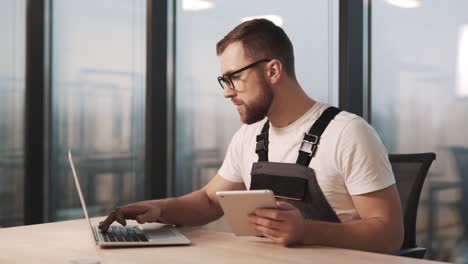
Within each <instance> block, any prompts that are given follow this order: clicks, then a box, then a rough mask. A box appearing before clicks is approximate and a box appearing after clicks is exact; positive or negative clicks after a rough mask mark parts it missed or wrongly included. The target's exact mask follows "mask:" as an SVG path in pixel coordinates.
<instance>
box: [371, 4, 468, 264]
mask: <svg viewBox="0 0 468 264" xmlns="http://www.w3.org/2000/svg"><path fill="white" fill-rule="evenodd" d="M466 10H468V2H467V1H465V0H454V1H450V4H448V3H447V2H445V1H437V0H426V1H422V0H411V1H409V0H406V1H402V0H399V1H397V0H392V1H390V0H387V1H372V87H373V91H372V123H373V126H374V127H375V129H376V130H377V131H378V133H379V134H380V136H381V138H382V140H383V141H384V143H385V145H386V146H387V148H388V149H389V151H390V152H392V153H417V152H435V153H436V154H437V159H436V161H435V162H434V163H433V164H432V167H431V169H430V171H429V174H428V176H427V178H426V183H425V188H424V189H423V193H422V196H421V200H420V206H419V213H418V223H417V240H418V241H419V245H423V246H426V247H428V250H429V252H428V255H427V256H428V257H429V258H433V259H439V260H444V261H455V260H457V259H456V258H457V256H460V253H457V252H460V248H461V247H462V244H461V241H462V240H460V239H461V238H462V232H461V231H462V225H461V219H460V217H459V211H458V209H459V208H460V207H458V205H459V190H460V187H461V182H462V179H464V178H466V177H468V171H467V166H466V165H467V164H468V159H467V157H468V156H467V155H465V156H464V158H463V156H462V154H460V153H462V151H461V152H460V151H459V150H460V149H462V150H463V149H464V150H465V152H466V150H467V149H468V137H467V136H466V135H467V132H466V131H468V97H467V94H468V92H467V91H468V82H467V72H468V68H467V67H468V66H467V65H468V55H467V54H468V16H467V15H466ZM463 166H465V169H463ZM447 183H452V184H447ZM444 186H445V187H444ZM465 191H468V190H465ZM431 198H433V199H434V200H431ZM429 209H431V210H429ZM466 252H467V254H468V250H466ZM460 263H462V262H460Z"/></svg>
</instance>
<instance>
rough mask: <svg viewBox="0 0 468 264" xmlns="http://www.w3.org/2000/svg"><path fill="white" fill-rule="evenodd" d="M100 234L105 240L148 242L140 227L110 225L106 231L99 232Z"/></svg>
mask: <svg viewBox="0 0 468 264" xmlns="http://www.w3.org/2000/svg"><path fill="white" fill-rule="evenodd" d="M99 236H100V237H101V238H102V240H104V241H105V242H146V241H148V238H146V236H145V234H144V233H143V231H142V230H141V229H139V228H132V227H128V228H127V227H124V226H110V227H109V229H108V230H107V232H106V233H102V232H99Z"/></svg>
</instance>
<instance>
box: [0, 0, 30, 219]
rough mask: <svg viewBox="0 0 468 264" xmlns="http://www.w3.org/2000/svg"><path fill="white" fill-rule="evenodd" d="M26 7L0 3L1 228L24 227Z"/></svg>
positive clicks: (20, 2) (20, 0)
mask: <svg viewBox="0 0 468 264" xmlns="http://www.w3.org/2000/svg"><path fill="white" fill-rule="evenodd" d="M25 34H26V4H25V1H24V0H1V1H0V39H1V40H2V41H0V58H1V59H0V226H15V225H21V224H22V223H23V180H24V167H23V158H24V146H23V144H24V141H23V137H24V129H23V122H24V117H23V116H24V91H25V90H24V89H25V81H24V80H25V63H24V62H25Z"/></svg>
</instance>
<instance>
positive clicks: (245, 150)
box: [218, 102, 395, 222]
mask: <svg viewBox="0 0 468 264" xmlns="http://www.w3.org/2000/svg"><path fill="white" fill-rule="evenodd" d="M329 106H330V105H328V104H325V103H319V102H317V103H315V104H314V105H313V106H312V107H311V108H310V109H309V110H308V111H307V112H306V113H305V114H304V115H302V116H301V117H300V118H299V119H297V120H296V121H294V122H293V123H292V124H290V125H288V126H286V127H282V128H277V127H273V126H272V125H271V124H270V130H269V145H268V160H269V161H271V162H283V163H296V160H297V157H298V155H299V147H300V145H301V142H302V140H303V138H304V133H305V132H308V131H309V129H310V127H311V126H312V124H313V123H314V122H315V121H316V120H317V119H318V118H319V116H320V115H321V114H322V112H323V111H324V110H325V109H327V108H328V107H329ZM265 122H266V118H265V119H264V120H262V121H259V122H257V123H255V124H252V125H243V126H242V127H241V128H240V129H239V130H238V131H237V132H236V134H235V135H234V137H233V138H232V140H231V143H230V145H229V147H228V150H227V154H226V158H225V159H224V162H223V165H222V166H221V168H220V169H219V171H218V174H219V175H220V176H221V177H223V178H224V179H226V180H228V181H232V182H244V184H245V186H246V188H247V189H249V188H250V179H251V175H250V171H251V169H252V164H253V163H255V162H257V161H258V155H257V154H256V153H255V146H256V143H257V142H256V136H257V135H259V134H260V132H261V130H262V127H263V125H264V124H265ZM309 167H311V168H313V169H314V171H315V174H316V177H317V182H318V184H319V186H320V188H321V189H322V192H323V193H324V195H325V197H326V198H327V200H328V203H329V204H330V205H331V207H332V208H333V210H334V211H335V213H336V214H337V215H338V217H339V218H340V220H341V221H342V222H346V221H350V220H353V219H359V215H358V213H357V211H356V208H355V207H354V204H353V201H352V200H351V196H350V195H359V194H365V193H369V192H373V191H377V190H381V189H384V188H386V187H388V186H390V185H392V184H394V183H395V178H394V176H393V172H392V168H391V165H390V162H389V160H388V153H387V150H386V148H385V146H384V145H383V144H382V142H381V141H380V139H379V137H378V135H377V133H376V132H375V131H374V129H373V128H372V127H371V126H370V125H369V124H368V123H367V122H366V121H365V120H364V119H362V118H361V117H359V116H357V115H354V114H352V113H349V112H345V111H342V112H340V113H339V114H338V115H337V116H336V117H335V119H333V121H331V122H330V124H329V125H328V127H327V128H326V129H325V131H324V133H323V134H322V136H321V138H320V142H319V145H318V148H317V152H316V154H315V156H314V157H313V158H312V161H311V162H310V164H309Z"/></svg>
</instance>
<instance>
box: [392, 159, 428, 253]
mask: <svg viewBox="0 0 468 264" xmlns="http://www.w3.org/2000/svg"><path fill="white" fill-rule="evenodd" d="M435 157H436V155H435V154H434V153H417V154H390V155H389V159H390V163H391V165H392V170H393V174H394V175H395V181H396V186H397V189H398V192H399V194H400V199H401V207H402V210H403V224H404V228H405V237H404V240H403V245H402V247H401V250H400V256H403V257H410V258H419V259H422V258H423V257H424V255H425V254H426V249H425V248H422V247H418V246H417V245H416V216H417V213H418V204H419V197H420V195H421V189H422V186H423V184H424V180H425V179H426V175H427V172H428V171H429V167H430V166H431V164H432V162H433V161H434V160H435Z"/></svg>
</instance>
